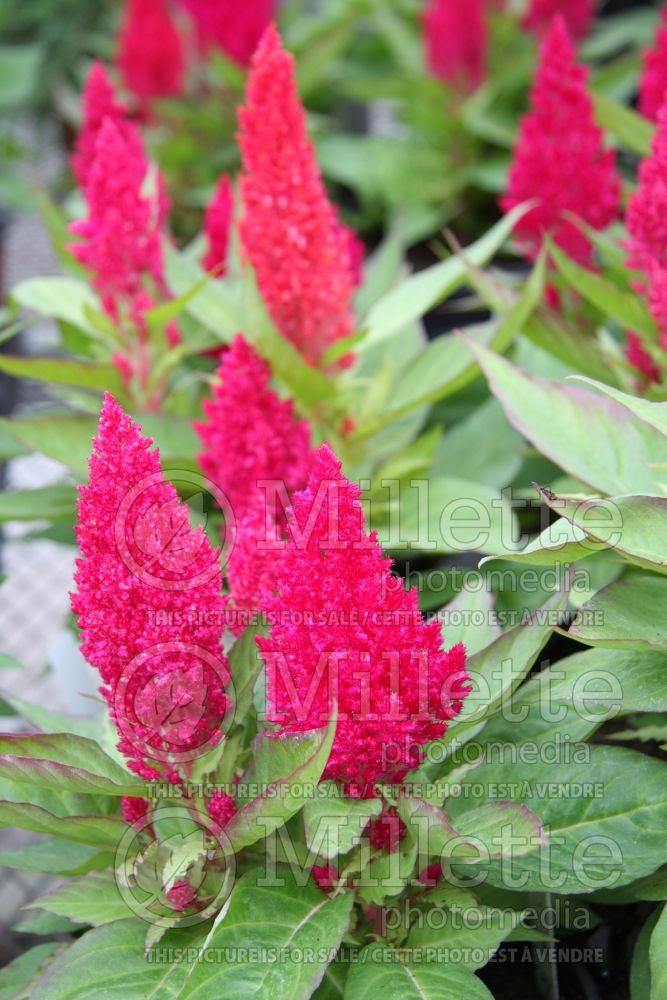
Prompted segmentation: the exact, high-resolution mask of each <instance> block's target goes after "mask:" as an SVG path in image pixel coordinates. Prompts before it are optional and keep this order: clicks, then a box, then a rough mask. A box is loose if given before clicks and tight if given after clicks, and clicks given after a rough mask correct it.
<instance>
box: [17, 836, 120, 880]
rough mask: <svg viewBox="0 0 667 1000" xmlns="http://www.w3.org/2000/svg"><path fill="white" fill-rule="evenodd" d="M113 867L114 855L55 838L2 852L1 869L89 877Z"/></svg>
mask: <svg viewBox="0 0 667 1000" xmlns="http://www.w3.org/2000/svg"><path fill="white" fill-rule="evenodd" d="M112 864H113V855H112V854H110V853H108V852H101V851H100V850H99V849H98V848H96V847H87V846H84V845H83V844H78V843H73V842H72V841H70V840H57V839H56V838H54V837H52V838H50V839H49V840H41V841H39V843H37V844H29V845H28V846H27V847H20V848H18V849H17V850H16V851H0V865H3V866H4V867H5V868H16V869H18V870H19V871H25V872H45V873H48V874H51V875H85V873H86V872H89V871H93V870H99V869H101V868H108V867H110V866H111V865H112Z"/></svg>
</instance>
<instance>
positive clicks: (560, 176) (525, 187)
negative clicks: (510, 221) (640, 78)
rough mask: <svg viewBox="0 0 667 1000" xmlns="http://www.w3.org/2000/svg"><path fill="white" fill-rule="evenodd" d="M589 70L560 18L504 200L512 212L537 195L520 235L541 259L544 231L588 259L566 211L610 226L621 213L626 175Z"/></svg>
mask: <svg viewBox="0 0 667 1000" xmlns="http://www.w3.org/2000/svg"><path fill="white" fill-rule="evenodd" d="M587 77H588V74H587V71H586V70H585V69H584V67H582V66H579V65H577V63H576V62H575V52H574V48H573V46H572V43H571V41H570V39H569V36H568V32H567V28H566V27H565V23H564V21H563V19H562V18H561V17H557V18H555V19H554V21H553V22H552V25H551V28H550V30H549V32H548V34H547V36H546V38H545V39H544V42H543V43H542V49H541V53H540V63H539V66H538V69H537V73H536V77H535V81H534V83H533V88H532V92H531V102H530V111H529V112H528V114H527V115H525V116H524V118H523V120H522V122H521V129H520V133H519V140H518V143H517V146H516V149H515V152H514V162H513V164H512V167H511V170H510V176H509V184H508V191H507V194H506V196H505V197H504V198H503V199H502V201H501V205H502V207H503V209H504V210H505V211H509V210H510V209H512V208H514V207H515V206H516V205H519V204H521V203H522V202H525V201H528V200H530V199H533V198H537V199H539V203H538V204H537V205H536V207H535V208H533V209H531V210H530V211H529V212H528V213H527V214H526V215H524V216H523V217H522V218H521V219H520V220H519V222H518V224H517V226H516V230H515V231H516V235H517V239H518V240H519V241H520V243H521V244H522V246H523V249H524V251H525V252H526V253H527V254H528V256H529V257H531V258H534V257H535V256H536V255H537V253H538V252H539V250H540V247H541V245H542V241H543V239H544V237H545V236H551V238H552V239H553V240H554V242H555V243H556V244H557V245H558V246H559V247H560V248H561V249H562V250H563V251H564V252H565V253H566V254H568V256H570V257H572V258H573V259H574V260H576V261H578V262H579V263H580V264H582V265H588V264H589V263H590V258H591V244H590V241H589V240H588V238H587V237H586V236H585V235H584V233H583V232H582V231H581V230H580V229H579V228H578V227H577V226H576V224H575V223H574V222H572V221H571V220H570V219H568V217H567V214H568V213H569V214H571V215H574V216H578V217H579V218H581V219H582V220H583V221H584V222H586V223H587V224H588V225H589V226H590V227H592V228H593V229H598V230H601V229H604V228H605V227H606V226H608V225H609V224H610V223H611V222H613V221H614V219H615V218H616V217H617V216H618V213H619V203H620V195H621V185H620V180H619V177H618V174H617V171H616V164H615V156H614V152H613V150H611V149H609V150H605V149H604V146H603V134H602V131H601V130H600V129H599V128H598V127H597V125H596V124H595V120H594V117H593V107H592V103H591V99H590V97H589V95H588V92H587V89H586V83H587Z"/></svg>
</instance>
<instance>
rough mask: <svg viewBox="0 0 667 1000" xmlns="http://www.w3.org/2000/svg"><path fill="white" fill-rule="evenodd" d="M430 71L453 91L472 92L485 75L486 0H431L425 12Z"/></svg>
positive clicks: (486, 41) (425, 39)
mask: <svg viewBox="0 0 667 1000" xmlns="http://www.w3.org/2000/svg"><path fill="white" fill-rule="evenodd" d="M424 42H425V48H426V64H427V66H428V69H429V71H430V72H431V73H432V74H433V75H434V76H437V77H438V78H439V79H440V80H443V81H444V82H445V83H448V84H449V85H450V86H452V87H453V88H454V89H455V90H460V91H462V92H464V93H466V92H468V91H471V90H474V89H475V88H476V87H478V86H479V85H480V84H481V83H482V81H483V80H484V77H485V74H486V50H487V45H488V39H487V29H486V20H485V0H431V2H430V3H429V6H428V7H427V9H426V11H425V13H424Z"/></svg>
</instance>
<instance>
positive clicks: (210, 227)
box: [202, 174, 234, 278]
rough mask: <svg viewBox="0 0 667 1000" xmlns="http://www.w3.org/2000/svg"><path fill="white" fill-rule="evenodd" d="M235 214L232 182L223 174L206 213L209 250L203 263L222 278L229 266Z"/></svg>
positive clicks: (205, 233) (207, 268)
mask: <svg viewBox="0 0 667 1000" xmlns="http://www.w3.org/2000/svg"><path fill="white" fill-rule="evenodd" d="M233 214H234V196H233V194H232V182H231V181H230V179H229V177H228V176H227V174H223V175H222V177H221V178H220V180H219V181H218V184H217V186H216V189H215V192H214V194H213V198H212V199H211V202H210V204H209V206H208V208H207V209H206V213H205V215H204V235H205V237H206V242H207V251H206V254H205V256H204V259H203V260H202V265H203V266H204V268H205V269H206V270H207V271H209V273H211V274H215V275H216V277H218V278H220V277H222V275H223V274H224V273H225V270H226V268H227V251H228V249H229V231H230V228H231V225H232V217H233Z"/></svg>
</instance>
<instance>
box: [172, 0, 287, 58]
mask: <svg viewBox="0 0 667 1000" xmlns="http://www.w3.org/2000/svg"><path fill="white" fill-rule="evenodd" d="M182 3H183V6H184V7H185V8H186V10H187V11H188V13H189V14H190V16H191V17H192V19H193V21H194V22H195V25H196V26H197V32H198V34H199V38H200V40H201V42H202V43H203V44H204V45H205V46H207V45H215V46H217V47H218V48H219V49H221V50H222V52H224V53H225V54H226V55H228V56H229V58H230V59H233V60H234V61H235V62H237V63H240V65H241V66H249V65H250V60H251V59H252V55H253V53H254V51H255V49H256V48H257V45H258V43H259V40H260V38H261V37H262V35H263V34H264V32H265V31H266V29H267V28H268V26H269V24H270V23H271V21H272V20H273V18H274V16H275V13H276V7H277V0H245V2H244V3H239V2H238V0H182Z"/></svg>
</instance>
